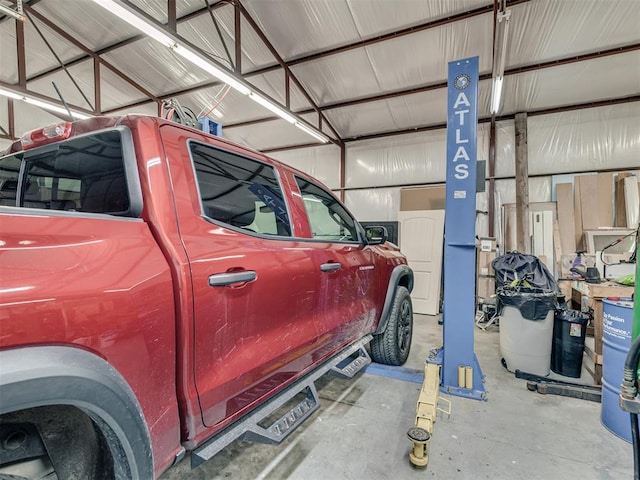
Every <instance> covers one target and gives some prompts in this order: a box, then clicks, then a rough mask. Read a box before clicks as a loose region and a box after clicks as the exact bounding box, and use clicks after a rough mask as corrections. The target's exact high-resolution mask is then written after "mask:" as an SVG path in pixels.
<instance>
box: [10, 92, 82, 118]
mask: <svg viewBox="0 0 640 480" xmlns="http://www.w3.org/2000/svg"><path fill="white" fill-rule="evenodd" d="M0 95H2V96H4V97H9V98H13V99H14V100H21V101H23V102H25V103H29V104H31V105H34V106H36V107H39V108H42V109H44V110H48V111H50V112H54V113H58V114H61V115H69V112H67V109H66V108H64V106H62V105H57V104H55V103H53V102H49V101H47V100H41V99H39V98H36V97H32V96H30V95H27V94H24V93H22V92H19V91H13V90H9V89H7V88H4V87H3V88H0ZM69 110H70V112H71V116H72V117H73V118H74V119H77V120H85V119H87V118H91V117H92V115H89V114H86V113H81V112H78V111H75V110H73V109H69Z"/></svg>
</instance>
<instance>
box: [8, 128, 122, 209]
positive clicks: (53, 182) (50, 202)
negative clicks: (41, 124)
mask: <svg viewBox="0 0 640 480" xmlns="http://www.w3.org/2000/svg"><path fill="white" fill-rule="evenodd" d="M122 152H123V150H122V144H121V135H120V132H118V131H106V132H100V133H96V134H93V135H84V136H81V137H76V138H71V139H69V140H66V141H64V142H60V143H56V144H53V145H47V146H44V147H40V148H34V149H33V150H27V151H25V152H20V153H17V154H14V155H10V156H7V157H4V158H1V159H0V201H1V202H2V203H1V204H2V205H10V206H15V207H24V208H42V209H49V210H66V211H77V212H90V213H109V214H114V215H127V214H128V211H129V206H130V201H129V193H128V189H127V182H126V175H125V167H124V159H123V153H122ZM16 169H17V171H18V172H19V171H20V169H23V171H24V173H23V175H22V177H20V176H19V175H18V173H17V172H16ZM19 182H20V183H19Z"/></svg>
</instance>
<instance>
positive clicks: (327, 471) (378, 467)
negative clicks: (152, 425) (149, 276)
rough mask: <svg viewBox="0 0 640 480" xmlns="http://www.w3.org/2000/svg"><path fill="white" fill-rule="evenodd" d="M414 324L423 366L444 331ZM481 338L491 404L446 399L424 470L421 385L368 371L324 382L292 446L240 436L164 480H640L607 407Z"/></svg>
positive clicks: (416, 356)
mask: <svg viewBox="0 0 640 480" xmlns="http://www.w3.org/2000/svg"><path fill="white" fill-rule="evenodd" d="M414 322H415V332H414V338H413V343H412V351H411V355H410V357H409V361H408V362H407V364H406V365H405V366H406V367H409V368H412V369H417V370H420V371H422V368H423V367H422V365H423V363H424V359H425V358H426V356H427V353H428V351H429V349H431V348H433V347H436V346H438V345H440V344H441V338H442V327H441V326H439V325H438V323H437V318H436V317H429V316H424V315H416V316H415V319H414ZM475 339H476V340H475V343H476V354H477V356H478V359H479V362H480V366H481V368H482V370H483V372H484V374H485V376H486V388H487V391H488V394H489V400H488V402H480V401H476V400H467V399H462V398H459V397H453V396H445V398H448V399H449V400H451V403H452V414H451V417H450V418H447V417H446V416H440V415H439V418H438V421H437V423H436V424H435V428H434V434H433V438H432V440H431V446H430V453H429V465H428V466H427V467H426V468H424V469H419V468H415V467H412V466H411V464H410V463H409V460H408V457H407V455H408V452H409V449H410V442H409V440H408V439H407V436H406V432H407V430H408V429H409V428H410V427H412V426H413V422H414V419H415V406H416V400H417V398H418V392H419V389H420V385H419V384H417V383H412V382H410V381H404V380H397V379H393V378H388V377H382V376H378V375H373V374H370V373H362V374H359V375H358V376H357V377H356V378H355V379H354V380H343V379H339V378H336V377H329V376H327V377H324V378H322V379H321V380H320V381H319V382H317V386H318V393H319V395H320V397H321V399H322V406H321V408H320V409H319V411H317V412H315V414H314V415H313V416H312V417H311V418H310V419H309V420H308V421H307V422H305V424H303V425H302V426H301V427H300V428H299V429H298V430H296V431H295V432H294V433H293V434H291V436H290V437H289V438H288V439H287V440H286V441H285V442H283V444H281V445H279V446H268V445H258V444H251V443H247V442H242V441H235V442H234V443H232V444H231V445H229V446H228V447H227V448H226V449H224V450H223V451H221V452H220V453H219V454H218V455H216V456H215V457H214V458H212V459H211V460H209V461H208V462H206V463H204V464H202V465H201V466H200V467H198V468H196V469H193V470H191V469H190V466H189V465H190V460H189V457H188V456H187V457H186V458H185V460H183V461H182V462H181V463H180V464H178V465H176V466H174V467H173V468H171V469H170V470H169V471H168V472H166V473H165V474H164V475H163V476H162V477H161V480H179V479H180V480H184V479H199V480H213V479H237V480H252V479H270V480H277V479H297V480H327V479H339V480H360V479H367V480H378V479H380V480H382V479H390V480H391V479H393V480H399V479H424V478H434V479H445V480H448V479H456V480H466V479H469V480H477V479H496V480H497V479H504V480H518V479H526V480H529V479H547V480H549V479H558V480H571V479H580V480H591V479H594V480H596V479H598V480H607V479H611V480H618V479H625V478H632V477H633V460H632V448H631V445H630V444H628V443H626V442H624V441H623V440H620V439H619V438H617V437H615V436H614V435H612V434H611V433H609V432H608V431H607V430H605V428H604V427H603V426H602V425H601V423H600V404H599V403H594V402H589V401H586V400H578V399H574V398H568V397H559V396H553V395H541V394H538V393H536V392H530V391H528V390H527V389H526V383H525V382H524V381H523V380H519V379H516V378H515V377H514V376H513V374H511V373H509V372H508V371H507V370H505V369H504V368H503V367H502V366H501V364H500V359H499V353H498V345H499V334H498V332H497V330H495V329H494V330H491V331H488V332H482V331H480V330H478V329H476V335H475ZM566 380H568V381H571V379H566Z"/></svg>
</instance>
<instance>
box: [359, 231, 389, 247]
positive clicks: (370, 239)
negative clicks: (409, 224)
mask: <svg viewBox="0 0 640 480" xmlns="http://www.w3.org/2000/svg"><path fill="white" fill-rule="evenodd" d="M364 231H365V233H366V238H367V245H381V244H383V243H384V242H386V241H387V236H388V234H387V229H386V228H385V227H366V228H365V229H364Z"/></svg>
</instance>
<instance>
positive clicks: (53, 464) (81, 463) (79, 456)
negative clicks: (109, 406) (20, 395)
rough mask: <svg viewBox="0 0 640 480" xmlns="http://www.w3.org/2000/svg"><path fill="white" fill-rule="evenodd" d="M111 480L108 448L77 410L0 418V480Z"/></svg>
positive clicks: (60, 409) (49, 409)
mask: <svg viewBox="0 0 640 480" xmlns="http://www.w3.org/2000/svg"><path fill="white" fill-rule="evenodd" d="M113 478H114V476H113V461H112V459H111V454H110V453H109V449H108V447H107V446H106V443H105V441H104V439H103V437H102V435H101V433H100V431H99V429H98V428H97V427H96V425H95V424H94V423H93V421H92V420H91V418H89V417H88V416H87V415H85V414H84V413H83V412H82V411H81V410H79V409H77V408H74V407H69V406H51V407H39V408H33V409H29V410H23V411H20V412H13V413H9V414H6V415H3V416H2V417H0V480H26V479H28V480H35V479H47V480H55V479H60V480H62V479H65V480H66V479H73V480H75V479H77V480H80V479H83V480H88V479H91V480H111V479H113Z"/></svg>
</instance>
